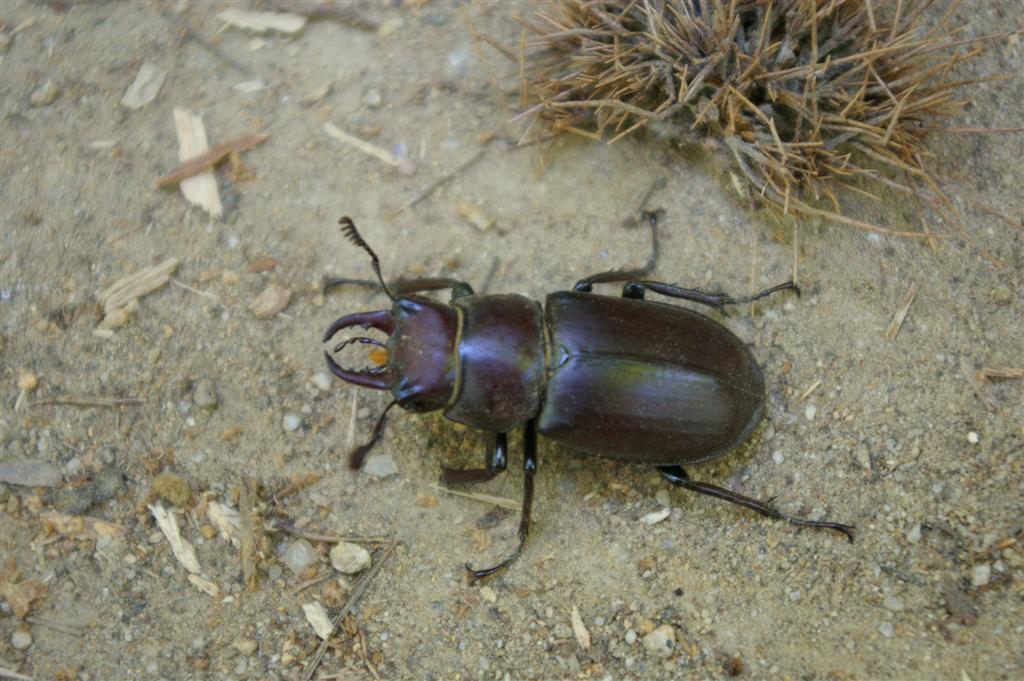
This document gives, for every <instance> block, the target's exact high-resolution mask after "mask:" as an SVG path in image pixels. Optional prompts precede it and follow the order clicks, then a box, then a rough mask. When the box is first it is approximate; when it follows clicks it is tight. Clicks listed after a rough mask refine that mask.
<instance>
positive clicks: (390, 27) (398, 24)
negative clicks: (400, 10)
mask: <svg viewBox="0 0 1024 681" xmlns="http://www.w3.org/2000/svg"><path fill="white" fill-rule="evenodd" d="M404 23H405V22H404V21H403V20H402V17H390V18H388V19H385V20H384V21H382V22H381V24H380V26H379V27H377V35H379V36H381V37H382V38H386V37H387V36H389V35H391V34H392V33H394V32H395V31H397V30H398V29H400V28H402V25H403V24H404Z"/></svg>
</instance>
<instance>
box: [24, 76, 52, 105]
mask: <svg viewBox="0 0 1024 681" xmlns="http://www.w3.org/2000/svg"><path fill="white" fill-rule="evenodd" d="M59 94H60V90H58V89H57V86H56V85H54V84H53V81H52V80H48V81H46V82H45V83H43V84H42V85H40V86H39V87H38V88H37V89H36V91H35V92H33V93H32V94H31V95H29V98H28V101H29V103H30V104H31V105H32V106H46V105H47V104H53V100H55V99H57V95H59Z"/></svg>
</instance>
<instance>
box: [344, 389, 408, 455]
mask: <svg viewBox="0 0 1024 681" xmlns="http://www.w3.org/2000/svg"><path fill="white" fill-rule="evenodd" d="M396 404H398V402H396V401H395V400H392V401H391V403H390V404H388V406H386V407H384V413H383V414H381V415H380V418H378V419H377V425H375V426H374V427H373V434H372V435H371V436H370V441H369V442H367V443H366V444H362V445H359V446H358V447H356V448H355V449H353V450H352V452H351V453H350V454H349V455H348V467H349V468H351V469H352V470H354V471H357V470H359V469H360V468H362V467H363V460H364V459H365V458H366V455H367V454H369V453H370V450H371V449H373V446H374V445H375V444H377V440H378V439H379V438H380V431H381V430H382V429H383V428H384V421H385V419H387V416H388V412H389V411H391V407H393V406H395V405H396Z"/></svg>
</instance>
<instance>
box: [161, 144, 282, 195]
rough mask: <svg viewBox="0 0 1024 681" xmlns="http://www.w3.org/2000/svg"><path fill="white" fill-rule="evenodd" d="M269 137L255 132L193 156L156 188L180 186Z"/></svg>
mask: <svg viewBox="0 0 1024 681" xmlns="http://www.w3.org/2000/svg"><path fill="white" fill-rule="evenodd" d="M269 137H270V135H268V134H266V133H262V132H254V133H251V134H249V135H243V136H242V137H239V138H237V139H233V140H231V141H230V142H224V143H223V144H218V145H217V146H215V147H213V148H212V149H210V150H208V151H205V152H203V153H202V154H200V155H198V156H193V157H192V158H190V159H188V160H187V161H185V162H184V163H182V164H180V165H178V166H177V167H176V168H175V169H174V170H172V171H171V172H169V173H167V174H166V175H164V176H163V177H161V178H160V179H159V180H157V181H156V186H157V188H163V187H167V186H170V185H175V184H178V183H179V182H181V181H182V180H184V179H185V178H186V177H192V176H193V175H196V174H198V173H201V172H203V171H204V170H206V169H208V168H211V167H213V166H215V165H217V164H218V163H220V162H221V161H223V160H224V159H225V158H227V156H228V155H229V154H231V153H233V152H237V151H246V150H247V149H252V148H253V147H255V146H257V145H259V144H263V143H264V142H266V141H267V139H268V138H269Z"/></svg>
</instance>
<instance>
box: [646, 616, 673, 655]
mask: <svg viewBox="0 0 1024 681" xmlns="http://www.w3.org/2000/svg"><path fill="white" fill-rule="evenodd" d="M643 644H644V648H645V649H646V650H647V652H649V653H653V654H654V655H657V656H659V657H668V656H669V655H671V654H672V651H673V649H675V647H676V630H675V629H673V628H672V627H671V626H670V625H668V624H663V625H661V626H660V627H658V628H657V629H655V630H654V631H652V632H651V633H649V634H647V635H646V636H644V638H643Z"/></svg>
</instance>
